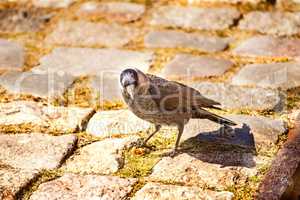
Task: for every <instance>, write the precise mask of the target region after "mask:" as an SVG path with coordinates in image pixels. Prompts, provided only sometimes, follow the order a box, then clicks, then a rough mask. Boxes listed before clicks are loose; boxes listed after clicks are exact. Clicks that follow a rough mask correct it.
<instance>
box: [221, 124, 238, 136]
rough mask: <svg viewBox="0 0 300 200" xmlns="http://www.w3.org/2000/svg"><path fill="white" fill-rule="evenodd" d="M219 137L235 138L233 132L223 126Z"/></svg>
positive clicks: (228, 127)
mask: <svg viewBox="0 0 300 200" xmlns="http://www.w3.org/2000/svg"><path fill="white" fill-rule="evenodd" d="M220 136H221V137H223V138H227V139H231V138H233V137H234V136H235V134H234V130H233V129H232V128H231V127H230V126H224V127H222V128H221V132H220Z"/></svg>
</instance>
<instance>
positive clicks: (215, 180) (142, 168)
mask: <svg viewBox="0 0 300 200" xmlns="http://www.w3.org/2000/svg"><path fill="white" fill-rule="evenodd" d="M299 11H300V2H299V1H297V0H277V1H267V0H245V1H244V0H243V1H242V0H177V1H175V0H170V1H167V0H153V1H151V0H136V1H96V0H95V1H88V0H78V1H76V0H20V1H11V0H0V149H1V152H0V199H3V200H11V199H31V200H36V199H107V200H108V199H109V200H111V199H135V200H143V199H155V200H167V199H182V200H184V199H185V200H187V199H220V200H229V199H247V200H249V199H253V198H254V196H255V194H256V191H257V190H258V186H259V184H260V182H261V180H262V177H263V176H264V174H265V173H266V172H267V171H268V169H269V168H270V165H271V163H272V160H273V159H274V157H275V155H276V153H277V151H278V150H280V149H281V147H282V144H283V143H284V142H285V141H286V139H287V137H288V136H287V132H288V130H289V129H291V128H292V127H293V121H292V120H290V118H289V115H290V113H295V112H297V111H296V110H298V111H299V108H300V13H299ZM129 66H130V67H136V68H138V69H140V70H143V71H147V72H149V73H153V74H157V75H159V76H162V77H166V78H168V79H172V80H176V81H180V82H182V83H185V84H188V85H190V86H192V87H194V88H196V89H198V90H199V91H200V92H201V93H202V94H203V95H205V96H207V97H209V98H214V99H215V100H217V101H219V102H221V103H222V108H224V111H217V112H218V114H221V115H224V116H226V117H228V118H230V119H232V120H234V121H236V122H237V123H238V125H237V126H235V127H233V128H232V129H231V130H225V129H224V127H222V126H219V125H217V124H214V123H211V122H208V121H206V120H198V119H197V120H196V119H193V120H190V122H189V123H188V124H187V126H186V129H185V132H184V135H183V137H182V141H181V145H180V147H181V151H180V153H179V154H178V155H177V156H175V157H173V158H171V157H167V156H164V155H165V154H164V153H165V152H166V151H168V150H169V149H170V148H171V147H172V146H173V145H174V142H175V137H176V129H173V128H172V127H163V129H162V130H161V131H160V132H159V133H158V134H157V136H155V137H154V138H153V139H152V140H151V141H150V143H149V148H137V147H135V146H134V144H135V142H137V140H139V139H141V138H145V137H146V135H147V134H148V133H149V132H150V131H152V130H153V128H154V127H152V126H151V124H149V123H147V122H145V121H142V120H141V119H138V118H137V117H135V116H134V115H133V114H132V113H130V112H129V111H128V110H127V109H126V107H125V106H124V104H123V103H122V99H121V95H120V91H119V89H118V88H119V86H118V84H119V83H118V73H119V72H120V71H121V70H122V69H124V68H127V67H129ZM222 132H223V133H224V132H225V134H221V133H222ZM281 189H282V191H280V192H281V194H283V193H284V192H285V189H286V188H281Z"/></svg>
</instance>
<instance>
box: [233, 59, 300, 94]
mask: <svg viewBox="0 0 300 200" xmlns="http://www.w3.org/2000/svg"><path fill="white" fill-rule="evenodd" d="M232 84H234V85H251V86H260V87H269V88H283V89H291V88H295V87H299V86H300V63H297V62H286V63H270V64H250V65H246V66H245V67H243V68H242V69H241V70H240V71H239V72H238V73H237V74H236V75H235V76H234V77H233V78H232Z"/></svg>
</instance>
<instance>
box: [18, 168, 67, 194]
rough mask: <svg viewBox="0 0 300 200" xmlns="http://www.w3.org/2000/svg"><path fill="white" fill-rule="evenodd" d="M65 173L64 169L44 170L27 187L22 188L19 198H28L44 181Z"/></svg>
mask: <svg viewBox="0 0 300 200" xmlns="http://www.w3.org/2000/svg"><path fill="white" fill-rule="evenodd" d="M62 175H63V171H62V170H61V169H57V170H44V171H42V172H41V173H40V175H39V176H38V177H37V178H36V179H35V180H33V181H32V182H31V183H30V184H29V185H27V186H26V187H25V188H23V189H21V191H20V192H18V194H17V195H16V198H17V199H20V200H21V199H22V200H28V199H30V196H31V195H32V193H33V192H35V191H36V190H37V189H38V187H39V185H41V184H42V183H45V182H48V181H51V180H54V179H57V178H59V177H61V176H62Z"/></svg>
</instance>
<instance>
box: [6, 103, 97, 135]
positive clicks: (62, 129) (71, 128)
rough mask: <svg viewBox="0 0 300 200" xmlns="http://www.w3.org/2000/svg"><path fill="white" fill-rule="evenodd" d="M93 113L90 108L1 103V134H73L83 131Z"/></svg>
mask: <svg viewBox="0 0 300 200" xmlns="http://www.w3.org/2000/svg"><path fill="white" fill-rule="evenodd" d="M92 113H93V109H90V108H76V107H69V108H66V107H54V106H43V105H41V104H39V103H35V102H26V101H15V102H11V103H1V104H0V130H1V131H0V132H15V131H17V132H29V131H43V132H44V131H45V132H54V133H70V132H71V133H72V132H75V131H78V130H82V128H83V125H84V124H85V123H86V120H87V119H88V118H89V116H90V115H91V114H92Z"/></svg>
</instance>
